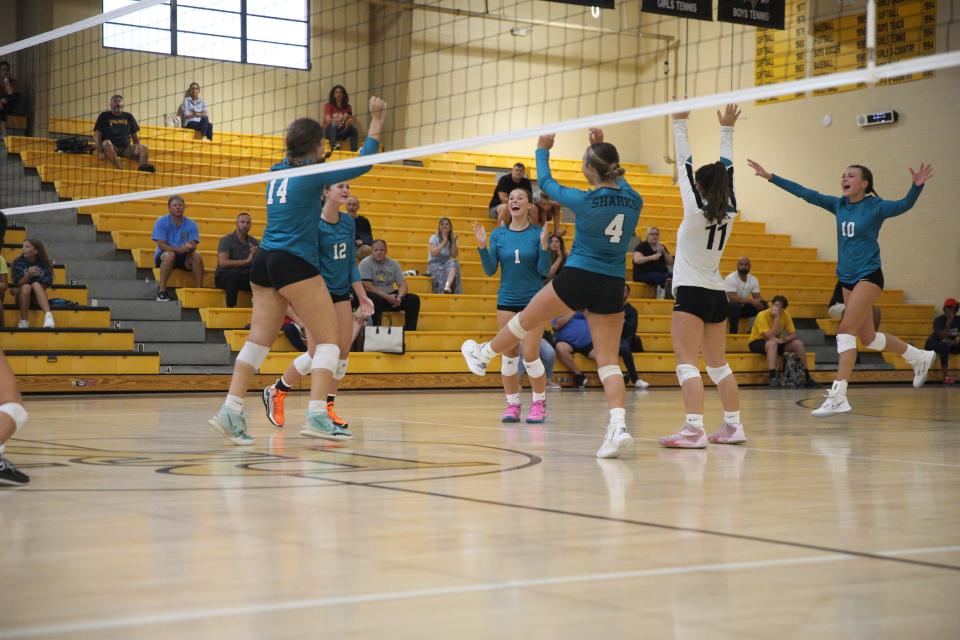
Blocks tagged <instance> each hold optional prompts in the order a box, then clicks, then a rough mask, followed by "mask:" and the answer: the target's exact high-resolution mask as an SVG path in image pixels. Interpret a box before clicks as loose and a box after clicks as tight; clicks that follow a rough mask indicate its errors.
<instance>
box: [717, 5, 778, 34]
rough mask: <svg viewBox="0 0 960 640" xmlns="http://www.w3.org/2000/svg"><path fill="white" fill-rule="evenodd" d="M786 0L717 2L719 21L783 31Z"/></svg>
mask: <svg viewBox="0 0 960 640" xmlns="http://www.w3.org/2000/svg"><path fill="white" fill-rule="evenodd" d="M785 14H786V0H717V21H718V22H732V23H734V24H747V25H751V26H754V27H766V28H767V29H783V28H784V17H785Z"/></svg>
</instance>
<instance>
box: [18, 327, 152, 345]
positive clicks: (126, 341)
mask: <svg viewBox="0 0 960 640" xmlns="http://www.w3.org/2000/svg"><path fill="white" fill-rule="evenodd" d="M133 346H134V341H133V331H132V330H130V329H65V328H61V327H57V328H56V329H52V330H51V329H36V330H32V331H24V330H19V329H11V328H10V327H7V328H5V329H3V328H0V348H2V349H5V350H7V351H132V350H133Z"/></svg>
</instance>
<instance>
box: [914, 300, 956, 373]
mask: <svg viewBox="0 0 960 640" xmlns="http://www.w3.org/2000/svg"><path fill="white" fill-rule="evenodd" d="M958 306H960V305H958V303H957V301H956V300H955V299H954V298H947V299H946V300H944V301H943V313H942V314H941V315H939V316H937V317H936V318H934V319H933V333H931V334H930V337H928V338H927V342H926V344H925V345H924V347H923V348H924V349H926V350H927V351H936V352H937V353H938V354H940V366H941V367H942V368H943V384H953V383H954V382H955V381H956V380H955V378H954V377H953V376H952V375H950V354H951V353H960V317H958V316H957V308H958Z"/></svg>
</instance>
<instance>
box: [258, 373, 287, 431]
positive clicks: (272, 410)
mask: <svg viewBox="0 0 960 640" xmlns="http://www.w3.org/2000/svg"><path fill="white" fill-rule="evenodd" d="M261 397H262V399H263V408H264V409H266V411H267V420H269V421H270V424H272V425H273V426H275V427H277V428H280V429H282V428H283V423H284V416H283V401H284V400H286V398H287V392H286V391H281V390H280V389H277V385H276V384H272V385H270V386H269V387H267V388H265V389H264V390H263V395H262V396H261Z"/></svg>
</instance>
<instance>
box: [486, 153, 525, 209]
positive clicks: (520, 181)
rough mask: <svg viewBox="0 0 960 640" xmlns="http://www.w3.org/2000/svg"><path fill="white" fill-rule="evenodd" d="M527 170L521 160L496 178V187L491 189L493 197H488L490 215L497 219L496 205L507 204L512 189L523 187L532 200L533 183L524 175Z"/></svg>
mask: <svg viewBox="0 0 960 640" xmlns="http://www.w3.org/2000/svg"><path fill="white" fill-rule="evenodd" d="M526 170H527V168H526V167H525V166H523V163H522V162H518V163H517V164H515V165H513V170H512V171H511V172H510V173H507V174H505V175H503V176H502V177H501V178H500V179H499V180H497V188H496V189H494V190H493V197H492V198H491V199H490V217H491V218H493V219H494V220H496V219H497V207H499V206H500V205H501V204H507V198H509V197H510V192H511V191H513V190H514V189H523V190H524V191H526V192H527V196H528V197H529V198H530V201H531V202H533V184H532V183H531V182H530V179H529V178H527V177H526V176H524V172H525V171H526Z"/></svg>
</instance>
